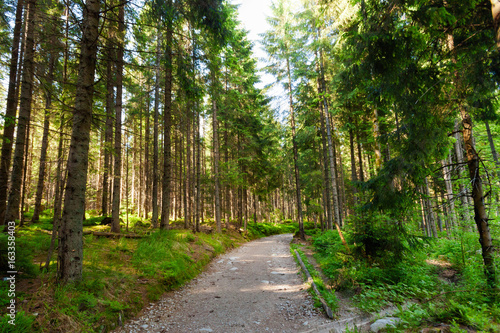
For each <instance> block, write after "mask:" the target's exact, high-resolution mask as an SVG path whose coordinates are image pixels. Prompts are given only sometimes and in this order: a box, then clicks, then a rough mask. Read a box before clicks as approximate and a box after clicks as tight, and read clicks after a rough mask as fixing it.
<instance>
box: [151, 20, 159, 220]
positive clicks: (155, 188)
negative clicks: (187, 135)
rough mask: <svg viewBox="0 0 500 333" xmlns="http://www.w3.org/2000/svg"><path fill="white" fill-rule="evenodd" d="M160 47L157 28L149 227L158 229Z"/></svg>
mask: <svg viewBox="0 0 500 333" xmlns="http://www.w3.org/2000/svg"><path fill="white" fill-rule="evenodd" d="M160 47H161V30H160V28H159V27H158V28H157V40H156V76H155V80H156V82H155V107H154V120H153V194H152V198H151V199H152V210H153V215H152V217H151V225H152V226H153V228H155V229H156V228H158V118H159V108H160V59H161V53H160Z"/></svg>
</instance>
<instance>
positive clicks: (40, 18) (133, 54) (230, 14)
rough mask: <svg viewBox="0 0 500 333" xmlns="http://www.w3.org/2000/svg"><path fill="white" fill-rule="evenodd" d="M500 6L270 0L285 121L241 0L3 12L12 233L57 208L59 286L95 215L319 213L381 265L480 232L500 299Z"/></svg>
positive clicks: (293, 216)
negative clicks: (499, 254) (244, 23)
mask: <svg viewBox="0 0 500 333" xmlns="http://www.w3.org/2000/svg"><path fill="white" fill-rule="evenodd" d="M498 6H499V4H498V3H497V2H496V1H493V0H492V1H491V3H488V2H486V1H479V0H473V1H459V0H447V1H441V0H394V1H378V0H359V1H357V0H352V1H347V0H301V1H296V2H293V3H292V2H291V1H288V0H274V1H272V4H271V10H272V16H271V17H269V18H268V23H269V27H270V28H269V30H268V31H267V32H266V33H264V34H262V36H261V40H262V45H263V48H264V50H265V52H266V54H267V59H266V61H267V62H266V63H265V71H266V72H267V73H270V74H272V75H273V77H274V78H275V84H278V85H281V86H282V90H281V91H282V94H283V96H281V98H282V99H283V100H286V104H287V107H286V109H287V116H286V117H285V119H284V120H283V119H280V117H278V114H279V110H275V109H273V107H272V106H273V105H276V103H273V101H272V100H271V98H270V97H269V95H268V94H267V91H268V89H270V87H265V88H263V89H261V88H258V85H257V83H258V82H259V80H260V76H259V72H258V68H257V60H256V59H255V58H254V56H253V48H254V47H255V45H254V44H253V43H252V42H251V41H249V39H248V38H247V34H248V32H247V31H245V30H244V29H243V28H242V27H241V25H240V23H239V21H238V19H237V11H238V8H237V6H235V5H232V4H231V3H230V2H228V1H225V0H154V1H145V2H143V3H142V2H127V1H121V0H106V1H100V0H87V1H85V3H82V2H71V1H69V2H62V1H58V0H18V1H17V2H13V1H5V0H4V1H1V2H0V8H1V11H0V12H1V14H0V15H1V18H2V19H1V20H0V59H1V73H2V78H3V80H2V91H1V93H2V95H3V96H5V97H4V98H2V103H1V110H2V121H1V132H2V141H1V144H2V150H1V160H0V223H2V224H3V225H5V226H7V223H8V222H10V221H16V223H17V224H18V226H20V227H22V226H23V225H25V224H36V223H38V221H39V220H40V217H41V216H42V214H43V215H46V214H50V217H51V219H52V225H53V229H52V235H53V236H52V245H51V251H53V250H54V248H55V247H54V246H55V245H54V244H57V252H58V255H57V261H58V265H57V270H58V273H57V276H58V279H59V281H62V282H72V281H78V280H81V279H82V265H83V261H84V259H85V258H84V255H83V222H84V220H85V219H86V217H87V218H88V214H91V215H92V216H95V215H98V216H102V217H105V218H106V219H107V221H109V223H110V225H111V227H110V231H111V232H113V233H120V232H123V230H122V229H123V228H125V227H127V228H128V224H126V223H125V222H124V221H125V220H126V219H127V221H128V216H129V215H134V216H137V217H139V218H140V219H143V220H144V221H148V222H150V223H151V228H159V229H169V228H170V227H171V224H172V223H176V222H178V221H182V225H183V227H184V228H186V229H192V230H194V231H199V230H200V225H201V224H202V223H205V222H206V221H207V220H213V221H214V223H215V224H214V226H215V229H216V231H217V232H219V233H220V232H222V230H223V229H224V228H226V229H229V228H230V224H231V223H234V224H235V225H237V226H238V227H239V228H242V229H243V230H246V227H247V223H248V222H249V221H253V222H258V221H271V222H280V221H285V220H293V221H297V222H298V223H299V236H300V237H301V238H304V237H305V234H304V223H305V222H314V225H317V226H318V228H321V229H322V230H336V232H337V233H338V234H339V236H340V238H341V241H342V243H343V246H344V247H345V251H347V252H352V253H358V254H359V255H361V256H363V257H365V258H368V260H369V261H370V262H372V263H374V262H377V261H378V260H382V259H383V260H386V261H391V262H397V261H398V260H400V259H401V257H402V256H403V254H404V253H405V252H406V251H409V250H411V248H413V247H418V246H422V245H423V244H425V242H427V241H428V240H429V239H431V238H438V237H439V238H456V237H458V236H457V234H459V233H461V232H471V233H475V234H476V235H477V236H478V238H479V243H480V246H481V254H482V258H483V264H484V269H485V280H486V281H487V283H488V285H489V286H490V287H492V288H493V287H494V286H495V284H496V281H497V280H498V277H497V276H496V274H495V260H494V258H495V256H496V254H495V246H494V238H495V237H493V239H492V233H494V234H495V233H496V235H498V227H499V224H498V216H499V214H500V205H499V198H500V196H499V195H500V194H499V191H498V189H499V180H500V178H499V175H500V170H499V167H500V162H499V159H498V153H497V151H496V146H497V145H498V135H497V133H498V129H499V128H500V127H499V118H498V106H499V102H498V83H499V82H500V81H499V80H500V55H499V53H498V52H499V51H498V47H497V42H498V41H497V40H496V36H498V33H497V32H498V31H499V30H498V29H499V24H498V22H499V20H500V19H499V16H498V15H497V13H498ZM25 213H26V214H25ZM490 229H492V230H490ZM5 230H7V227H6V228H5ZM345 230H348V231H349V234H350V235H351V236H350V238H348V239H347V238H346V237H344V232H345ZM56 235H57V236H56ZM497 237H498V236H497ZM49 257H50V256H49ZM381 258H382V259H381ZM49 262H50V260H48V262H47V266H48V264H49Z"/></svg>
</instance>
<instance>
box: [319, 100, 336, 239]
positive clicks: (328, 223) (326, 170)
mask: <svg viewBox="0 0 500 333" xmlns="http://www.w3.org/2000/svg"><path fill="white" fill-rule="evenodd" d="M320 109H322V106H321V105H320ZM320 119H321V120H320V121H321V140H322V144H323V147H322V155H323V159H322V162H323V178H324V179H325V181H324V187H325V196H324V202H325V204H326V206H325V212H326V219H325V222H326V228H327V229H331V228H332V227H333V211H332V197H331V192H332V182H331V181H330V172H329V168H328V146H327V136H326V127H325V118H324V117H322V116H320Z"/></svg>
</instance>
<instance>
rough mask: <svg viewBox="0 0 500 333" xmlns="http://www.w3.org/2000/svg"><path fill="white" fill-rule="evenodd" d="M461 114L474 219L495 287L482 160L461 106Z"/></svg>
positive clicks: (469, 119)
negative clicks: (481, 173) (481, 171)
mask: <svg viewBox="0 0 500 333" xmlns="http://www.w3.org/2000/svg"><path fill="white" fill-rule="evenodd" d="M461 115H462V125H463V137H464V145H465V151H466V152H467V166H468V167H469V177H470V180H471V185H472V199H473V201H474V221H475V222H476V225H477V230H478V232H479V242H480V243H481V249H482V254H483V261H484V267H485V273H486V279H487V281H488V284H489V285H490V286H491V287H493V286H494V284H495V262H494V256H495V253H494V247H493V242H492V240H491V233H490V228H489V223H488V221H489V219H488V214H487V213H486V206H485V204H484V194H483V181H482V179H481V176H480V173H479V163H480V160H479V156H478V154H477V151H476V149H475V147H474V141H473V135H472V119H471V117H470V115H469V114H468V113H467V112H466V111H465V108H463V107H462V108H461Z"/></svg>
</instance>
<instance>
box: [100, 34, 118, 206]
mask: <svg viewBox="0 0 500 333" xmlns="http://www.w3.org/2000/svg"><path fill="white" fill-rule="evenodd" d="M110 29H112V27H111V28H110ZM106 46H107V49H106V54H107V61H106V130H105V135H104V170H103V175H102V203H101V206H102V215H103V216H108V207H109V190H110V184H109V178H110V175H111V153H112V145H113V106H114V105H115V93H114V85H115V79H114V74H113V73H114V67H115V50H114V46H113V43H112V38H111V36H110V37H109V38H108V39H107V41H106Z"/></svg>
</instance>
